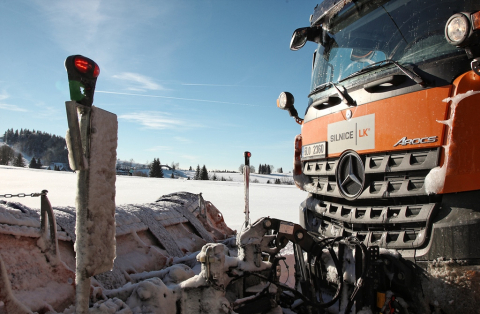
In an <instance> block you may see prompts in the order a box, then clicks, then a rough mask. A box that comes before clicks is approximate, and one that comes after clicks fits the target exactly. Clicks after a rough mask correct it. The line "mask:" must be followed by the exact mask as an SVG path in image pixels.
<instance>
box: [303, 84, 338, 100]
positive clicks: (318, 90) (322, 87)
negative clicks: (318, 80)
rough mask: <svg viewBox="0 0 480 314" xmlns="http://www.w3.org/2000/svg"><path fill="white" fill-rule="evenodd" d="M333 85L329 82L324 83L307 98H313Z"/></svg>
mask: <svg viewBox="0 0 480 314" xmlns="http://www.w3.org/2000/svg"><path fill="white" fill-rule="evenodd" d="M331 84H332V82H327V83H323V84H320V85H318V86H317V87H315V88H314V89H313V90H312V91H311V92H310V94H308V96H307V97H310V96H312V95H314V94H316V93H318V92H321V91H323V90H325V89H327V87H328V86H330V85H331Z"/></svg>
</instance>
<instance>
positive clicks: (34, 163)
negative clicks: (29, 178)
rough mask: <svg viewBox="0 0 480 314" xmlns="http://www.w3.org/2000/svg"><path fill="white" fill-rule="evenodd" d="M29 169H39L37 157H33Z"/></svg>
mask: <svg viewBox="0 0 480 314" xmlns="http://www.w3.org/2000/svg"><path fill="white" fill-rule="evenodd" d="M28 168H34V169H36V168H38V166H37V161H36V160H35V157H33V158H32V160H30V164H29V165H28Z"/></svg>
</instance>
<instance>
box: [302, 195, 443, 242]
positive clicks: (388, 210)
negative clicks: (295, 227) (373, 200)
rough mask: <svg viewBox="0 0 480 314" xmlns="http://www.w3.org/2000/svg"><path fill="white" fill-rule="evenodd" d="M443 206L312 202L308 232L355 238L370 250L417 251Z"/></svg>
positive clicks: (309, 202) (309, 206)
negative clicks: (373, 246) (437, 211)
mask: <svg viewBox="0 0 480 314" xmlns="http://www.w3.org/2000/svg"><path fill="white" fill-rule="evenodd" d="M438 207H439V205H438V204H437V203H427V204H419V205H400V206H376V207H373V206H349V205H344V204H340V203H335V202H328V201H322V200H318V199H315V198H309V199H308V202H307V209H308V210H307V211H305V215H306V217H305V222H306V224H307V225H306V226H305V227H306V229H307V230H308V231H311V232H314V233H319V234H321V235H322V237H339V236H342V237H347V236H355V237H357V238H358V239H359V240H361V241H363V243H364V244H365V245H366V246H372V245H376V246H379V247H382V248H387V249H414V248H419V247H421V246H422V245H424V244H425V242H426V240H427V238H428V234H429V226H430V225H431V221H430V220H431V219H432V218H433V214H434V212H435V211H436V210H437V208H438Z"/></svg>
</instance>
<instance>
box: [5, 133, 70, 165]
mask: <svg viewBox="0 0 480 314" xmlns="http://www.w3.org/2000/svg"><path fill="white" fill-rule="evenodd" d="M3 141H4V142H5V143H6V144H8V145H9V146H11V147H15V149H16V150H17V151H20V152H21V153H22V154H24V155H27V156H32V157H34V158H35V159H36V160H38V159H40V160H42V161H43V162H44V164H50V163H51V162H61V163H67V162H68V151H67V149H66V142H65V138H63V137H61V136H58V135H55V134H49V133H47V132H42V131H35V130H32V131H30V130H29V129H20V130H18V129H17V130H13V128H12V129H9V130H7V131H5V133H4V135H3ZM4 146H5V145H4Z"/></svg>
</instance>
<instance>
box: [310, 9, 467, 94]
mask: <svg viewBox="0 0 480 314" xmlns="http://www.w3.org/2000/svg"><path fill="white" fill-rule="evenodd" d="M386 2H387V1H379V0H376V1H375V0H374V1H372V0H370V1H356V2H355V3H350V4H349V5H347V6H346V7H345V8H344V9H343V10H342V11H340V12H339V13H338V14H337V15H336V16H335V17H333V18H332V19H331V20H330V22H329V23H328V24H324V26H323V27H324V28H326V29H328V36H329V39H327V41H326V43H325V47H324V46H322V45H319V46H318V48H317V50H316V52H315V54H314V68H313V72H312V86H311V90H314V89H315V88H317V87H318V86H321V85H325V84H326V83H329V82H334V83H337V82H339V81H340V80H342V79H344V78H346V77H347V76H349V75H350V74H352V73H354V72H357V71H359V70H361V69H363V68H365V67H367V66H368V65H370V64H373V63H375V62H379V61H382V60H386V59H391V60H395V61H397V62H399V63H400V64H418V63H419V62H423V61H427V60H429V59H433V58H436V57H439V56H443V55H448V54H452V53H455V52H463V50H461V49H459V48H456V47H455V46H453V45H451V44H449V43H447V41H446V40H445V36H444V29H445V24H446V22H447V20H448V18H449V17H450V16H451V15H452V14H454V13H457V12H462V11H469V9H470V10H471V9H473V6H474V4H473V1H464V2H462V1H460V0H457V1H451V0H449V1H446V0H437V1H431V0H392V1H389V2H387V3H386ZM463 53H464V52H463Z"/></svg>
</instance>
